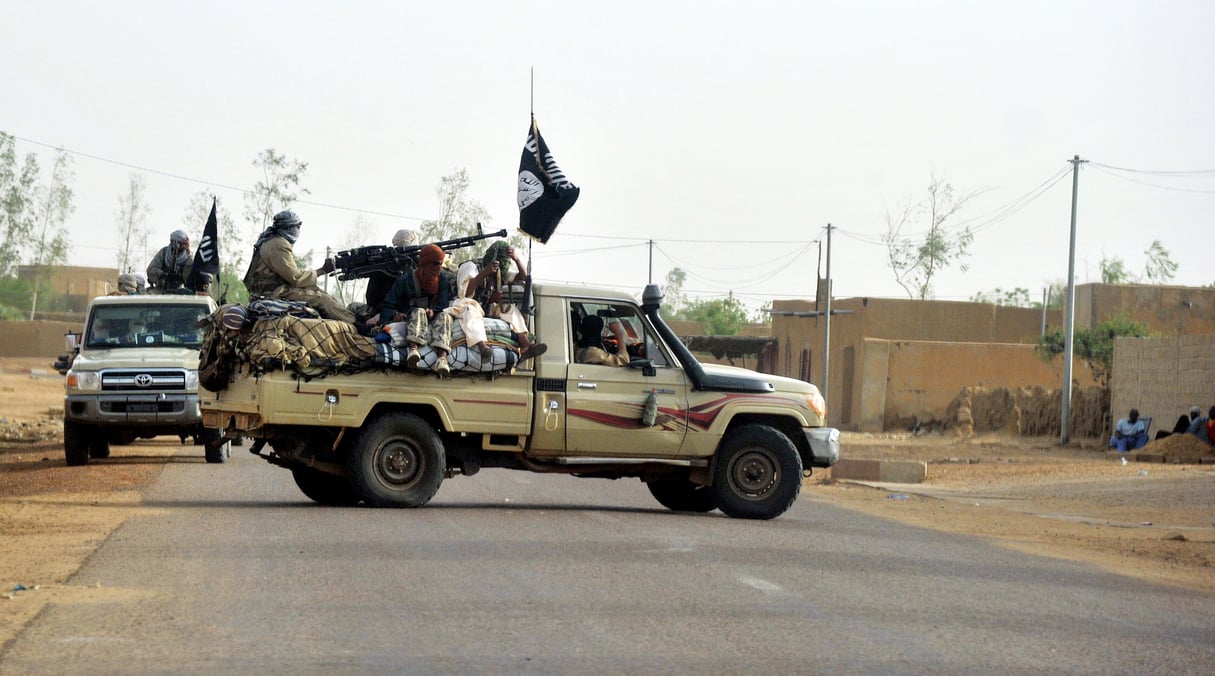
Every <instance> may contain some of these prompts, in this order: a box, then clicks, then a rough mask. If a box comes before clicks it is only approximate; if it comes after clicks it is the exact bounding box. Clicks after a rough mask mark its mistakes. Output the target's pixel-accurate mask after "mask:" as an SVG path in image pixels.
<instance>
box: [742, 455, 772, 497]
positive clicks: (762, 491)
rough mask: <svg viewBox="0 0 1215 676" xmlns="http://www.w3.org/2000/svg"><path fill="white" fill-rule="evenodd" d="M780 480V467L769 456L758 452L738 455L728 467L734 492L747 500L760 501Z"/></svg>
mask: <svg viewBox="0 0 1215 676" xmlns="http://www.w3.org/2000/svg"><path fill="white" fill-rule="evenodd" d="M779 479H780V466H779V465H777V464H776V459H775V458H773V457H772V456H771V455H770V454H768V453H765V452H763V451H759V450H752V451H746V452H743V453H740V454H739V455H738V457H737V458H735V460H734V464H733V465H731V467H730V484H731V486H732V487H733V488H734V492H735V493H736V494H738V495H740V496H742V497H744V498H746V499H748V500H760V499H762V498H764V497H767V495H768V494H769V493H771V492H772V488H773V487H774V486H776V484H777V482H778V481H779Z"/></svg>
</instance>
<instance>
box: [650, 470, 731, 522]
mask: <svg viewBox="0 0 1215 676" xmlns="http://www.w3.org/2000/svg"><path fill="white" fill-rule="evenodd" d="M646 486H647V487H648V488H649V489H650V495H653V496H654V499H655V500H657V501H658V504H660V505H662V506H663V507H666V508H667V509H669V510H672V511H676V512H702V513H703V512H711V511H713V510H714V509H716V508H717V504H716V503H714V502H713V491H712V490H710V488H709V487H708V486H702V485H700V484H695V483H692V482H691V481H688V480H687V479H678V478H677V479H671V478H666V479H658V480H656V481H651V482H648V483H646Z"/></svg>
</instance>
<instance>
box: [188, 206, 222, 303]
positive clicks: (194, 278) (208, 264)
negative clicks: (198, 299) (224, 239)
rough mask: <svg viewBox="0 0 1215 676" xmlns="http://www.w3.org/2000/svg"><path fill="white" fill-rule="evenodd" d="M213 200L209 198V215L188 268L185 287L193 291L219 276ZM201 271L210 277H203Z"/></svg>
mask: <svg viewBox="0 0 1215 676" xmlns="http://www.w3.org/2000/svg"><path fill="white" fill-rule="evenodd" d="M215 202H216V200H215V199H212V200H211V215H210V216H208V217H207V225H206V226H204V227H203V234H202V241H200V242H199V243H198V249H197V250H195V252H194V264H193V265H192V266H191V269H190V278H189V279H187V280H186V288H189V289H193V290H194V291H195V292H198V291H206V290H207V285H208V284H209V283H210V282H211V280H213V279H215V278H216V277H218V276H219V223H218V221H217V220H216V218H215ZM203 273H207V274H209V275H211V277H210V278H207V277H203Z"/></svg>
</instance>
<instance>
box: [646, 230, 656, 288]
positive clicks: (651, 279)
mask: <svg viewBox="0 0 1215 676" xmlns="http://www.w3.org/2000/svg"><path fill="white" fill-rule="evenodd" d="M646 283H647V284H653V283H654V240H650V277H649V281H647V282H646Z"/></svg>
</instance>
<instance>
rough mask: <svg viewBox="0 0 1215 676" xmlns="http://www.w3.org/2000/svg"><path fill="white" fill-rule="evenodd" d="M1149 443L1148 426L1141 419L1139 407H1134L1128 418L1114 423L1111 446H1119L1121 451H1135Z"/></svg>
mask: <svg viewBox="0 0 1215 676" xmlns="http://www.w3.org/2000/svg"><path fill="white" fill-rule="evenodd" d="M1146 445H1147V426H1146V425H1144V424H1143V421H1142V420H1140V419H1139V409H1137V408H1132V409H1131V412H1130V414H1128V416H1127V417H1126V418H1122V419H1121V420H1119V421H1118V424H1116V425H1114V436H1113V437H1112V438H1110V446H1109V447H1110V448H1117V449H1118V452H1119V453H1126V452H1127V451H1134V450H1136V449H1139V448H1143V447H1144V446H1146Z"/></svg>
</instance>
